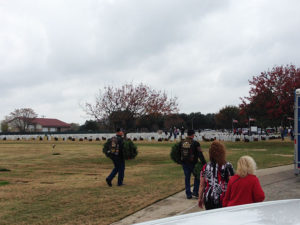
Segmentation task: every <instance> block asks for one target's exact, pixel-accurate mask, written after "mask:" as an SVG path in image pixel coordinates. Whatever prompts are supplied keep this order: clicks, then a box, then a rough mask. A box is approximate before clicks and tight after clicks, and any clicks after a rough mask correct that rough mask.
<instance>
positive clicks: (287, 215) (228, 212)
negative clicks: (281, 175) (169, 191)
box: [136, 199, 300, 225]
mask: <svg viewBox="0 0 300 225" xmlns="http://www.w3.org/2000/svg"><path fill="white" fill-rule="evenodd" d="M299 209H300V199H291V200H279V201H269V202H262V203H253V204H247V205H240V206H233V207H225V208H221V209H214V210H207V211H202V212H197V213H190V214H185V215H180V216H174V217H168V218H164V219H159V220H153V221H148V222H144V223H139V225H155V224H156V225H162V224H164V225H168V224H172V225H176V224H180V225H192V224H205V225H213V224H221V225H246V224H247V225H271V224H279V225H296V224H297V225H299V224H300V213H299ZM136 225H137V224H136Z"/></svg>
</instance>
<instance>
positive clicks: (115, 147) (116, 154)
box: [106, 128, 125, 187]
mask: <svg viewBox="0 0 300 225" xmlns="http://www.w3.org/2000/svg"><path fill="white" fill-rule="evenodd" d="M123 135H124V134H123V132H122V131H121V130H120V129H119V128H118V129H117V130H116V136H115V137H112V140H111V152H112V153H111V156H110V158H111V160H112V161H113V163H114V168H113V170H112V171H111V173H110V174H109V176H108V177H107V178H106V183H107V185H108V186H110V187H111V186H112V183H111V181H112V179H113V178H114V177H115V176H116V175H117V174H118V186H122V185H123V180H124V172H125V159H124V155H123V150H124V142H123Z"/></svg>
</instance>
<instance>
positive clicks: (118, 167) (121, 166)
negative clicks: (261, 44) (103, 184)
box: [107, 157, 125, 185]
mask: <svg viewBox="0 0 300 225" xmlns="http://www.w3.org/2000/svg"><path fill="white" fill-rule="evenodd" d="M111 160H112V161H113V163H114V166H115V167H114V168H113V170H112V171H111V173H110V174H109V176H108V177H107V179H108V180H110V181H112V179H114V177H115V176H116V175H117V173H118V185H122V184H123V179H124V172H125V161H124V160H122V159H120V158H119V157H113V158H112V159H111Z"/></svg>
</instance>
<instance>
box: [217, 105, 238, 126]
mask: <svg viewBox="0 0 300 225" xmlns="http://www.w3.org/2000/svg"><path fill="white" fill-rule="evenodd" d="M239 115H240V109H239V108H238V107H236V106H225V107H224V108H222V109H221V110H220V111H219V112H218V113H217V114H216V115H215V121H216V126H217V128H222V129H223V128H224V129H231V128H232V125H233V119H234V120H237V121H239V119H240V116H239Z"/></svg>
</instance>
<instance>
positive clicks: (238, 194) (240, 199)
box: [223, 155, 265, 207]
mask: <svg viewBox="0 0 300 225" xmlns="http://www.w3.org/2000/svg"><path fill="white" fill-rule="evenodd" d="M255 170H256V163H255V161H254V159H253V158H252V157H250V156H247V155H246V156H242V157H241V158H240V159H239V161H238V162H237V171H236V175H234V176H233V177H232V178H231V179H230V181H229V183H228V188H227V191H226V194H225V198H224V199H223V207H226V206H234V205H242V204H249V203H255V202H262V201H263V200H264V199H265V193H264V191H263V189H262V188H261V185H260V182H259V180H258V178H257V177H256V176H255V175H254V174H255Z"/></svg>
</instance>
